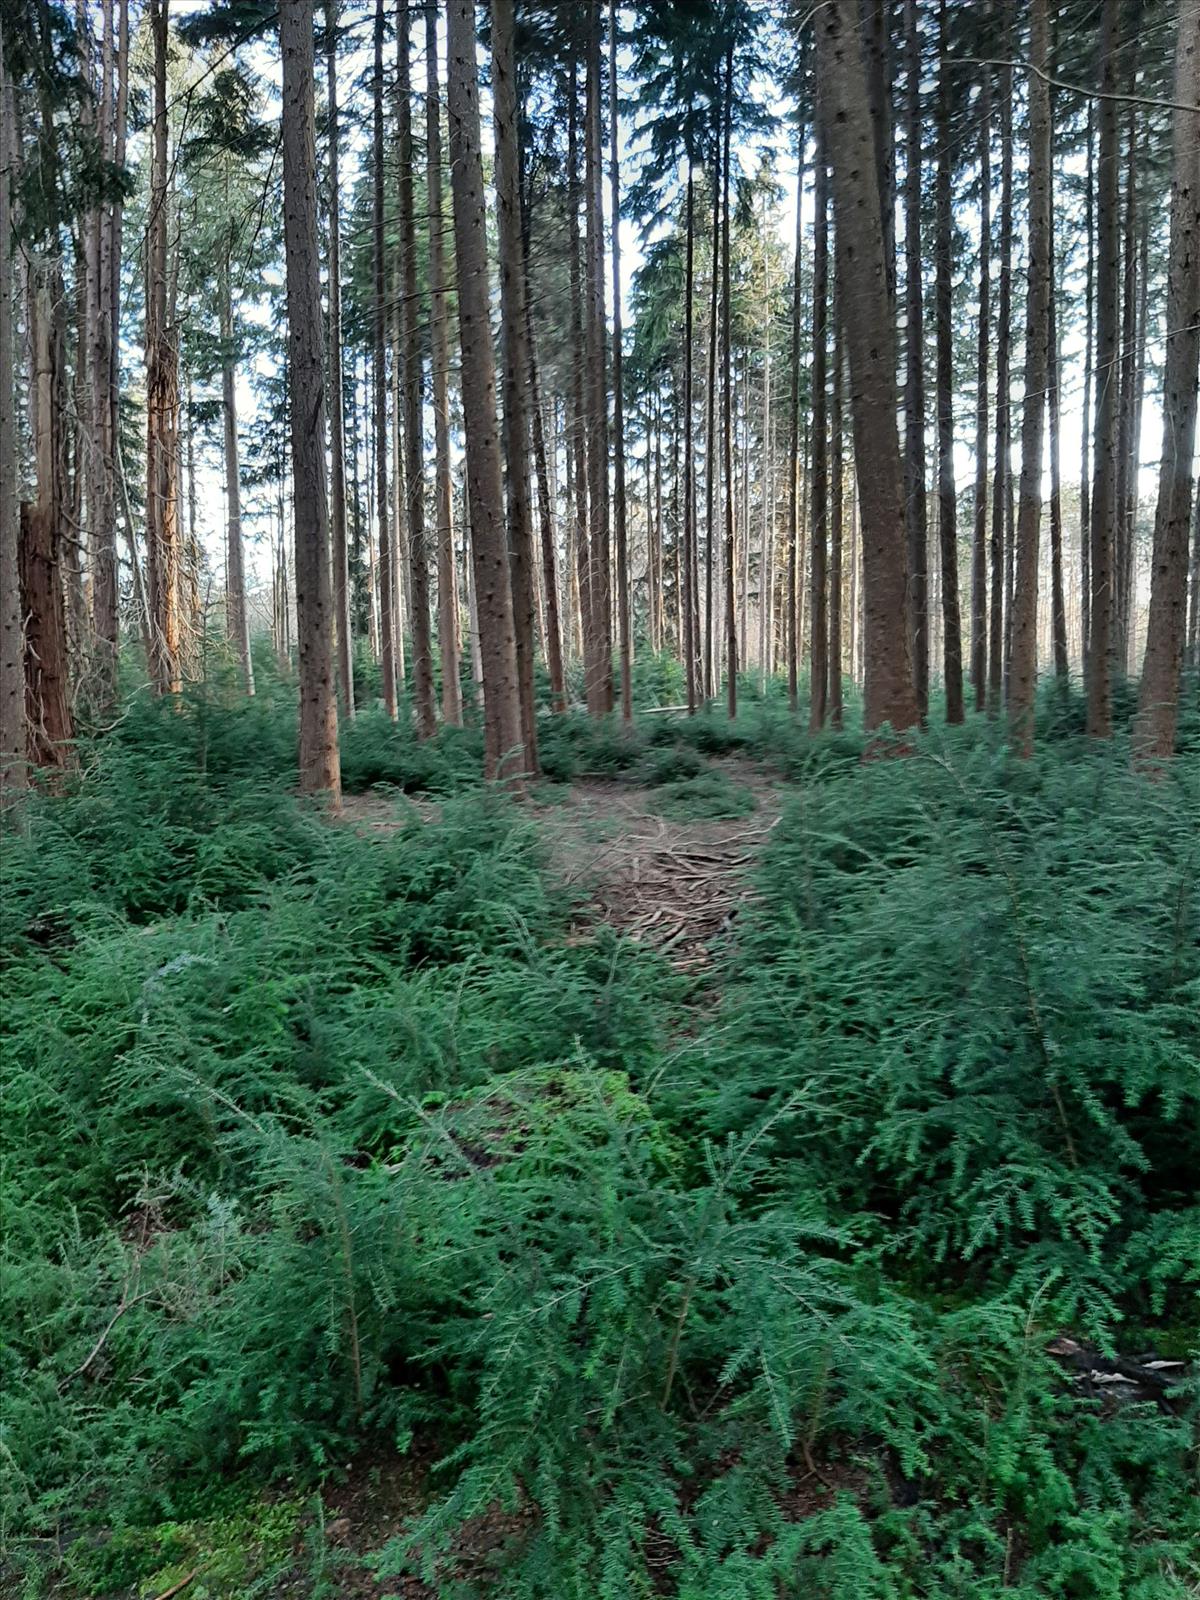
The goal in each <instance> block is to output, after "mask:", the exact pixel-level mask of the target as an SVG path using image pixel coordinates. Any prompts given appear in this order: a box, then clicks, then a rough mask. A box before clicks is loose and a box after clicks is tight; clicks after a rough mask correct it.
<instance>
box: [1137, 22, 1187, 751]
mask: <svg viewBox="0 0 1200 1600" xmlns="http://www.w3.org/2000/svg"><path fill="white" fill-rule="evenodd" d="M1174 99H1175V102H1176V105H1175V111H1174V118H1175V127H1174V139H1173V156H1172V173H1171V245H1170V258H1169V264H1168V268H1167V327H1168V328H1169V329H1170V330H1171V334H1172V337H1171V338H1169V339H1168V340H1167V354H1166V370H1165V373H1164V378H1163V446H1162V466H1161V468H1160V470H1159V480H1158V505H1157V507H1156V510H1155V517H1154V556H1153V565H1152V568H1151V576H1150V616H1149V620H1148V622H1147V627H1146V656H1145V662H1144V664H1143V667H1142V682H1141V690H1140V693H1139V698H1138V720H1137V729H1136V734H1135V743H1136V747H1137V749H1138V751H1139V753H1140V754H1141V755H1142V756H1143V757H1148V758H1153V759H1158V760H1165V759H1166V758H1167V757H1169V756H1170V755H1171V754H1172V753H1173V751H1174V748H1175V724H1176V718H1177V716H1178V710H1179V675H1180V671H1181V669H1182V666H1183V652H1184V622H1185V614H1186V610H1187V588H1188V521H1189V516H1190V503H1191V499H1192V496H1193V494H1194V493H1195V485H1194V482H1193V477H1192V464H1193V460H1194V452H1195V447H1196V389H1197V379H1198V377H1200V112H1197V111H1185V110H1183V109H1182V107H1184V106H1200V0H1182V3H1181V6H1180V12H1179V35H1178V38H1177V40H1176V45H1175V92H1174ZM1197 531H1198V533H1200V526H1198V530H1197ZM1197 551H1198V553H1200V540H1198V542H1197ZM1194 609H1195V606H1194V603H1193V611H1194Z"/></svg>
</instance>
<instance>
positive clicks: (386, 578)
mask: <svg viewBox="0 0 1200 1600" xmlns="http://www.w3.org/2000/svg"><path fill="white" fill-rule="evenodd" d="M383 34H384V0H375V70H374V76H373V78H372V81H371V99H372V105H371V126H372V140H371V190H372V198H373V210H372V225H373V231H372V286H373V294H372V308H371V367H372V382H373V394H374V408H373V420H372V432H373V435H374V454H375V480H374V481H375V525H376V528H377V529H378V535H377V543H378V548H379V660H380V665H381V667H382V669H383V705H384V710H385V711H386V712H387V714H388V716H389V717H391V719H392V720H393V722H394V721H395V720H396V717H397V716H398V714H399V704H398V700H397V688H398V679H399V676H400V674H399V672H398V670H397V665H396V642H397V638H398V636H399V632H400V627H399V618H398V617H397V615H396V572H395V568H396V566H398V564H399V551H398V549H396V548H394V541H393V539H392V529H391V525H390V524H389V521H388V491H387V457H388V450H387V437H388V433H387V426H388V423H387V364H386V356H385V354H384V349H385V339H386V329H387V321H386V317H387V311H386V300H385V296H384V218H383Z"/></svg>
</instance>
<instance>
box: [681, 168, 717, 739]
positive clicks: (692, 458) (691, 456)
mask: <svg viewBox="0 0 1200 1600" xmlns="http://www.w3.org/2000/svg"><path fill="white" fill-rule="evenodd" d="M718 148H719V146H718ZM713 204H714V206H715V204H716V201H715V200H714V202H713ZM684 230H685V234H686V239H685V242H684V268H683V528H682V530H681V531H682V537H683V560H682V568H683V571H682V581H683V592H682V595H681V596H680V598H681V601H682V616H681V621H680V629H681V640H680V642H681V644H682V648H683V664H684V673H685V677H686V681H687V703H688V712H689V714H690V713H693V712H694V711H695V710H696V708H697V706H698V704H699V702H700V696H701V694H702V693H703V682H702V680H701V679H700V674H699V671H698V656H699V653H700V642H699V640H698V638H697V637H696V626H695V624H696V618H697V615H698V607H697V604H696V590H697V578H698V574H697V572H696V560H695V538H694V530H695V526H696V452H695V445H694V442H693V439H692V418H693V415H694V406H693V398H692V386H693V367H694V359H693V354H694V353H693V348H692V346H693V339H694V328H695V300H696V287H695V277H696V176H695V171H694V169H693V164H692V152H691V149H690V147H689V149H688V154H687V193H686V199H685V202H684ZM716 270H717V268H716V262H715V258H714V263H713V271H714V272H716ZM711 536H712V534H711V529H710V530H709V537H710V539H711Z"/></svg>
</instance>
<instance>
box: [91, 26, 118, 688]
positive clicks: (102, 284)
mask: <svg viewBox="0 0 1200 1600" xmlns="http://www.w3.org/2000/svg"><path fill="white" fill-rule="evenodd" d="M115 59H116V49H115V40H114V11H113V0H103V4H102V5H101V73H100V93H99V99H98V105H97V117H96V147H97V151H98V153H99V155H100V157H101V159H102V160H105V161H112V160H113V156H114V148H115V141H116V126H115V123H116V115H115V113H116V107H115V104H114V63H115ZM119 204H120V202H119V201H104V202H102V203H101V204H99V205H97V206H96V208H95V211H94V212H93V214H92V216H91V218H90V227H91V230H92V240H91V243H90V252H91V254H92V257H93V259H94V262H95V271H94V275H93V277H92V280H91V282H90V284H89V301H88V320H89V323H90V325H91V340H92V348H91V358H90V375H91V395H90V422H91V432H92V442H91V454H92V462H93V466H92V474H93V477H92V507H91V529H90V534H91V537H90V547H91V561H92V636H93V641H94V646H95V667H96V698H97V702H98V705H99V707H100V709H102V710H104V711H111V710H112V709H113V707H114V706H115V703H116V695H117V649H118V635H119V627H118V604H117V494H116V442H117V441H116V438H115V435H114V433H113V410H112V401H111V396H112V390H113V382H114V378H113V363H114V361H115V359H116V354H115V349H114V337H115V334H114V322H113V317H112V305H113V274H114V271H117V272H118V275H119V268H116V267H115V266H114V262H113V254H112V251H113V228H112V221H111V213H112V211H113V208H114V206H116V205H119Z"/></svg>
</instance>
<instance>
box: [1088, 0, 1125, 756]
mask: <svg viewBox="0 0 1200 1600" xmlns="http://www.w3.org/2000/svg"><path fill="white" fill-rule="evenodd" d="M1120 18H1121V6H1120V0H1104V6H1103V10H1102V11H1101V13H1100V34H1099V54H1100V73H1101V88H1102V92H1103V93H1104V94H1105V95H1106V96H1108V97H1109V98H1106V99H1103V100H1101V102H1100V110H1099V112H1098V113H1097V120H1098V122H1099V125H1100V143H1099V151H1098V162H1097V170H1098V174H1099V176H1098V179H1097V185H1096V350H1095V374H1096V418H1095V432H1094V436H1093V438H1094V444H1093V450H1092V505H1091V512H1092V524H1091V563H1090V566H1091V605H1090V621H1091V634H1090V638H1089V641H1088V685H1087V690H1088V708H1087V731H1088V733H1089V734H1090V735H1091V736H1092V738H1093V739H1107V738H1110V737H1111V735H1112V637H1113V631H1112V630H1113V576H1114V574H1113V565H1114V557H1115V531H1116V515H1117V393H1118V387H1119V385H1118V373H1117V357H1118V353H1119V339H1120V333H1119V302H1120V238H1119V228H1120V217H1119V214H1118V212H1119V203H1118V173H1117V156H1118V145H1119V137H1118V125H1117V108H1116V101H1115V98H1114V97H1115V96H1116V93H1117V62H1118V55H1119V47H1120Z"/></svg>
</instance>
